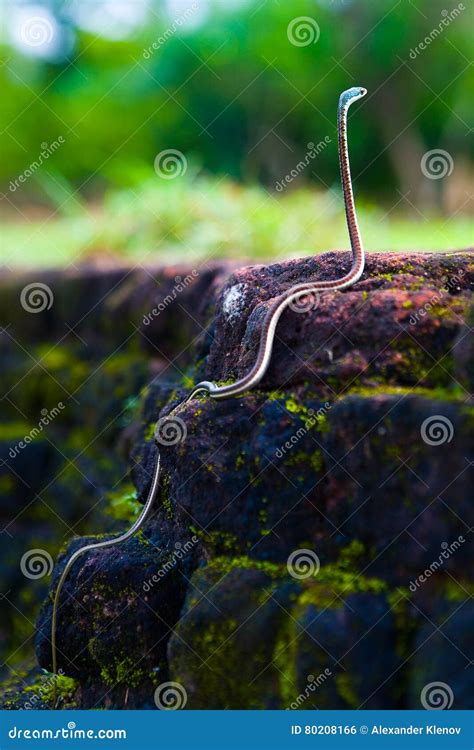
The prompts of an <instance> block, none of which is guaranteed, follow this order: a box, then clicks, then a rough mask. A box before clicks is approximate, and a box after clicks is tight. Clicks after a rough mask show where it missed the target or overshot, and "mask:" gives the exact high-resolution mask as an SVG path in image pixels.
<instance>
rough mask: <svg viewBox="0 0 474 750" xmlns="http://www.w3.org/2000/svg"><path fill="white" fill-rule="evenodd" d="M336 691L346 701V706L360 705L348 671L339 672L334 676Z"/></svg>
mask: <svg viewBox="0 0 474 750" xmlns="http://www.w3.org/2000/svg"><path fill="white" fill-rule="evenodd" d="M334 679H335V681H336V686H337V692H338V693H339V695H340V696H341V698H342V699H343V700H344V701H345V702H346V704H347V707H348V708H353V709H356V708H358V707H359V706H360V699H359V696H358V695H357V692H356V689H355V686H354V679H353V677H352V676H351V675H350V674H349V672H340V673H339V674H337V675H336V676H335V678H334Z"/></svg>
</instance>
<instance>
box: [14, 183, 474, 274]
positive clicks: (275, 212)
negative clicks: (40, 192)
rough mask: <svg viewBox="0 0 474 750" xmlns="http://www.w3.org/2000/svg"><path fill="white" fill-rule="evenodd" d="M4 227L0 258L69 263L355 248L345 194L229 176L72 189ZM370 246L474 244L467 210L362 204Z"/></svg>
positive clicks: (262, 256)
mask: <svg viewBox="0 0 474 750" xmlns="http://www.w3.org/2000/svg"><path fill="white" fill-rule="evenodd" d="M24 214H25V215H24V218H23V220H21V221H6V222H4V223H3V242H2V246H1V249H0V264H2V265H3V264H6V265H8V266H9V267H18V266H67V265H69V264H71V263H77V262H79V261H80V260H81V259H84V258H85V257H87V256H91V255H102V254H111V255H114V256H115V255H117V256H121V257H123V258H127V259H129V260H130V261H132V262H134V261H135V262H140V263H151V262H163V263H174V262H178V261H182V260H186V261H188V262H189V261H190V262H194V261H196V262H202V261H205V260H207V259H212V258H219V257H220V258H222V257H226V258H242V259H248V260H249V261H254V260H255V261H265V260H269V259H273V260H275V259H283V258H291V257H300V256H304V255H313V254H315V253H317V252H322V251H325V250H336V249H347V248H348V246H349V243H348V237H347V231H346V226H345V218H344V211H343V204H342V196H341V195H340V194H339V193H336V192H327V193H322V192H316V191H314V190H312V189H309V188H303V189H299V190H289V189H287V190H286V191H284V192H282V193H270V192H268V191H266V190H265V189H264V188H262V187H258V186H250V187H243V186H241V185H238V184H235V183H233V182H231V181H230V180H227V179H221V180H219V179H218V178H211V177H193V176H189V175H186V176H185V177H179V178H176V179H174V180H169V181H164V180H160V179H159V178H158V177H155V178H154V179H152V180H149V181H147V182H145V183H143V184H142V185H140V187H139V188H134V189H133V190H121V191H117V192H115V193H111V194H109V195H108V196H106V197H105V199H104V201H103V202H101V203H100V204H92V205H88V206H86V205H84V204H83V203H81V202H79V201H78V200H77V199H76V197H75V196H74V195H73V194H70V195H69V197H68V198H67V199H66V201H65V202H64V203H63V205H62V208H61V213H60V212H59V211H57V212H56V213H54V214H53V215H51V214H49V215H48V214H46V213H45V215H44V216H42V217H38V215H37V214H36V215H35V217H34V218H30V216H29V213H28V212H26V213H25V212H24ZM359 223H360V226H361V230H362V233H363V237H364V243H365V246H366V248H367V250H372V251H375V250H377V251H382V250H383V251H385V250H407V251H412V250H454V249H461V248H466V247H468V246H469V245H470V243H471V242H472V234H473V232H472V230H473V222H472V221H470V220H469V219H468V217H466V216H462V215H458V216H455V217H452V218H447V217H442V216H430V217H426V218H423V219H422V218H420V217H419V216H417V217H416V218H409V217H407V216H404V215H403V214H397V213H396V211H395V210H394V211H392V212H389V213H387V210H386V209H383V208H380V207H378V206H375V205H370V204H368V203H367V202H365V203H364V202H359Z"/></svg>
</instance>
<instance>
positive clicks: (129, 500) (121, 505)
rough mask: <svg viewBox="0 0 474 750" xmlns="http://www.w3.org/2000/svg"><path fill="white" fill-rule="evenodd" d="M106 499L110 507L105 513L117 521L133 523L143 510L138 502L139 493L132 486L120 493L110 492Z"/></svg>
mask: <svg viewBox="0 0 474 750" xmlns="http://www.w3.org/2000/svg"><path fill="white" fill-rule="evenodd" d="M106 499H107V501H108V505H107V507H106V509H105V512H106V513H107V515H109V516H111V517H112V518H114V519H115V520H116V521H127V523H133V521H135V520H136V518H137V516H138V515H139V513H140V511H141V510H142V509H143V506H142V505H141V503H139V502H138V500H137V493H136V490H135V489H134V487H133V486H132V485H128V486H127V487H126V488H125V489H121V490H120V491H118V492H108V493H107V495H106Z"/></svg>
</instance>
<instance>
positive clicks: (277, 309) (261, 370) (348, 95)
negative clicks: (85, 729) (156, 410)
mask: <svg viewBox="0 0 474 750" xmlns="http://www.w3.org/2000/svg"><path fill="white" fill-rule="evenodd" d="M366 93H367V89H365V88H362V87H360V86H353V87H352V88H350V89H347V90H346V91H343V92H342V94H341V95H340V97H339V104H338V109H337V139H338V153H339V168H340V173H341V184H342V191H343V198H344V207H345V213H346V222H347V229H348V233H349V240H350V244H351V250H352V265H351V268H350V270H349V271H347V273H346V274H345V275H344V276H342V277H341V278H339V279H334V280H327V281H318V280H315V281H312V280H308V281H306V282H302V283H299V284H296V285H294V286H292V287H290V288H289V289H287V290H285V291H284V292H282V293H281V294H280V295H278V296H277V297H275V298H274V299H273V300H272V302H271V304H270V305H269V307H268V309H267V311H266V313H265V316H264V319H263V322H262V326H261V331H260V343H259V348H258V352H257V357H256V360H255V363H254V365H253V367H252V368H251V369H250V370H249V372H247V374H246V375H244V376H243V377H242V378H240V379H238V380H236V381H235V382H233V383H231V384H226V385H217V384H216V383H213V382H211V381H209V380H203V381H201V382H199V383H197V384H196V385H195V386H194V387H193V388H192V390H191V391H190V393H189V394H188V395H187V396H186V397H185V398H184V399H183V400H182V401H181V402H180V403H179V404H178V405H177V406H175V407H174V408H173V410H172V411H171V412H170V413H169V414H168V415H167V416H166V417H165V418H164V419H165V420H171V419H172V418H173V413H174V412H175V411H176V409H178V408H179V407H180V406H182V405H183V404H184V403H186V402H188V401H190V400H191V399H193V398H195V397H196V396H197V395H198V394H202V393H206V394H207V395H209V396H210V398H213V399H217V400H219V399H226V398H230V397H232V396H240V395H241V394H243V393H245V392H247V391H249V390H251V389H252V388H254V387H255V386H256V385H257V384H258V383H259V382H260V381H261V379H262V378H263V376H264V375H265V372H266V371H267V368H268V365H269V363H270V360H271V356H272V351H273V342H274V339H275V333H276V328H277V325H278V321H279V320H280V318H281V316H282V314H283V312H284V311H285V310H286V308H287V307H288V306H289V305H291V304H292V303H297V302H298V301H299V300H300V299H301V298H302V297H306V296H309V295H314V294H318V293H319V292H324V291H329V290H330V291H337V290H342V289H347V288H348V287H350V286H352V285H353V284H355V283H356V282H357V281H358V280H359V279H360V277H361V276H362V274H363V272H364V265H365V253H364V248H363V245H362V240H361V235H360V230H359V225H358V221H357V214H356V208H355V202H354V193H353V189H352V178H351V169H350V162H349V148H348V142H347V113H348V110H349V107H350V106H351V104H353V103H354V102H356V101H357V100H358V99H361V98H362V97H364V96H365V95H366ZM162 426H163V418H162V419H159V420H158V422H157V423H156V427H155V432H154V438H155V446H156V451H155V459H154V468H153V473H152V478H151V483H150V488H149V490H148V494H147V497H146V500H145V503H144V505H143V509H142V511H141V513H140V515H139V516H138V518H137V519H136V521H135V522H134V523H133V525H132V526H131V527H130V528H129V529H128V531H126V532H125V533H123V534H121V535H120V536H117V537H113V538H112V539H108V540H104V541H102V542H95V543H93V544H86V545H85V546H84V547H80V548H79V549H77V550H76V551H75V552H74V553H73V554H72V555H71V556H70V557H69V559H68V560H67V562H66V565H65V566H64V568H63V571H62V573H61V575H60V577H59V580H58V584H57V586H56V590H55V593H54V598H53V611H52V619H51V652H52V672H53V674H55V675H57V674H58V670H57V654H58V649H57V638H56V636H57V621H58V612H59V604H60V598H61V593H62V590H63V588H64V584H65V582H66V579H67V577H68V574H69V572H70V570H71V568H72V566H73V565H74V563H75V562H76V561H77V560H78V559H79V557H82V555H84V554H86V553H87V552H91V551H92V550H98V549H105V548H106V547H112V546H115V545H116V544H122V543H123V542H125V541H127V540H128V539H130V538H131V537H133V536H134V535H135V534H136V533H137V532H138V531H139V530H140V529H141V528H142V527H143V525H144V523H145V521H146V520H147V519H148V518H149V516H150V514H151V511H152V509H153V506H154V503H155V500H156V496H157V493H158V486H159V478H160V452H159V445H160V431H161V429H162ZM55 688H56V683H55ZM54 703H56V689H55V691H54Z"/></svg>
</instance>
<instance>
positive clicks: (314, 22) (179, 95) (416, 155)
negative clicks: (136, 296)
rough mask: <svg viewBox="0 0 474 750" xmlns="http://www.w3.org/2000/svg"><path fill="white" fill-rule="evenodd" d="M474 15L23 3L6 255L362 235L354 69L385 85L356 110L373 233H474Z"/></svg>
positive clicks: (352, 8) (290, 246)
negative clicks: (345, 120)
mask: <svg viewBox="0 0 474 750" xmlns="http://www.w3.org/2000/svg"><path fill="white" fill-rule="evenodd" d="M472 20H473V17H472V5H471V4H470V3H469V2H468V0H466V2H465V3H459V4H446V2H445V0H439V1H438V0H413V1H411V0H398V1H397V2H395V0H378V1H377V2H376V3H375V2H370V1H369V0H295V1H294V2H291V3H285V2H278V1H277V0H36V2H28V1H25V0H9V1H8V2H4V3H3V5H2V36H1V49H2V62H3V64H2V66H1V68H0V86H1V91H2V96H1V102H0V107H1V111H2V114H1V120H2V143H1V148H2V158H1V160H0V182H1V191H2V194H3V195H2V209H1V211H2V219H3V224H4V233H3V237H4V239H3V241H2V250H1V259H0V260H1V261H2V262H3V264H5V265H7V266H9V267H12V266H16V265H20V264H22V265H31V264H42V265H52V264H54V265H57V264H61V265H64V266H68V265H69V264H70V263H71V262H74V263H76V262H77V261H78V259H80V258H83V257H88V256H90V255H95V254H102V253H105V254H110V253H120V254H123V255H127V256H129V257H134V258H137V257H138V258H139V259H140V260H143V261H146V260H147V259H148V258H149V259H151V258H153V259H154V260H156V259H157V258H163V260H164V261H166V260H169V259H173V260H175V259H176V258H177V256H180V257H181V256H182V257H187V258H189V257H192V258H193V259H194V258H200V257H206V258H207V257H209V256H230V255H233V256H235V255H237V256H242V257H244V258H247V257H248V258H250V259H252V258H254V257H255V258H271V257H275V256H278V257H291V256H299V255H304V254H308V253H312V252H315V251H321V250H328V249H334V248H339V247H346V246H347V239H346V234H345V227H344V217H343V212H342V210H341V209H342V196H341V193H340V187H339V180H338V171H337V151H336V137H335V113H336V106H337V99H338V96H339V93H340V92H341V91H342V90H343V89H345V88H347V87H349V86H351V85H364V86H366V87H367V88H368V90H369V95H368V96H367V97H366V99H365V100H363V101H361V102H360V103H359V104H358V105H357V107H354V108H353V109H352V110H351V116H350V144H351V156H352V164H353V174H354V184H355V189H356V191H357V196H358V199H359V206H360V211H361V219H362V227H363V230H364V234H365V240H366V244H367V247H368V248H369V249H372V250H374V249H377V250H385V249H387V250H389V249H390V250H393V249H447V248H450V249H451V248H456V247H462V246H466V245H468V244H469V234H470V230H471V229H472V227H470V222H469V216H470V215H472V195H470V193H472V188H470V180H471V178H472V128H471V125H472V92H473V88H474V87H473V69H472V65H470V58H471V55H472ZM324 139H326V140H324ZM321 142H323V146H322V147H321V148H320V150H319V153H318V154H317V155H315V156H313V157H307V158H306V161H307V164H306V163H305V166H304V168H302V169H300V170H299V171H298V172H297V175H296V177H295V178H292V179H291V181H290V182H289V184H287V183H285V182H283V186H282V181H284V180H285V176H286V175H291V170H292V169H295V167H296V165H297V164H298V163H299V162H301V160H302V159H305V157H306V155H307V154H308V152H310V151H311V149H309V148H308V144H311V143H314V144H315V145H317V144H319V143H321ZM169 150H171V161H170V160H169V159H170V157H168V161H166V159H165V162H164V165H162V166H163V169H161V167H160V161H159V160H158V162H157V155H159V154H161V153H162V152H163V151H165V152H166V153H168V152H169ZM440 150H441V156H439V154H438V152H439V151H440ZM176 152H178V156H177V157H176ZM431 152H435V154H434V155H433V156H432V157H426V154H431ZM436 154H438V156H436ZM173 155H174V158H175V159H176V158H177V159H178V163H177V164H173ZM424 157H425V167H427V169H428V170H429V169H431V172H428V173H427V169H426V168H425V169H423V168H422V167H423V158H424ZM162 158H163V157H162ZM430 158H433V159H434V160H435V161H434V162H433V163H431V162H430V160H429V159H430ZM426 159H428V161H427V162H426ZM436 159H438V161H436ZM167 169H168V172H167V173H166V174H165V172H166V170H167ZM173 169H174V170H175V171H174V173H173V172H172V170H173ZM160 170H161V171H160ZM471 184H472V183H471Z"/></svg>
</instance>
